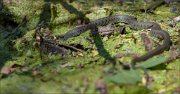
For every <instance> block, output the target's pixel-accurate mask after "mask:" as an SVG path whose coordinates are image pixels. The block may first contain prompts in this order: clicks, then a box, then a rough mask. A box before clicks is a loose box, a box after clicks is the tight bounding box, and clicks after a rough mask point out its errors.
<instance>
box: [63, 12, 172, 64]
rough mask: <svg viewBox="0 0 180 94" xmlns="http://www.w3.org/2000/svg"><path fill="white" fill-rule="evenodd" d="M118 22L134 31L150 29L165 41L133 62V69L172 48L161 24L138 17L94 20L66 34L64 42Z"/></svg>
mask: <svg viewBox="0 0 180 94" xmlns="http://www.w3.org/2000/svg"><path fill="white" fill-rule="evenodd" d="M118 22H121V23H125V24H127V26H129V27H130V28H132V29H137V30H140V29H150V33H151V35H152V36H154V37H157V38H161V39H163V40H164V41H163V44H162V45H160V46H158V47H157V48H155V49H153V50H152V51H150V52H148V53H146V54H144V55H142V56H140V57H136V58H134V59H133V60H132V62H131V64H132V67H135V64H136V62H141V61H145V60H147V59H149V58H151V57H153V56H154V55H158V54H160V53H162V52H163V51H165V50H167V49H169V48H170V43H171V41H170V36H169V34H168V32H167V31H164V30H162V29H161V27H160V26H159V24H157V23H155V22H139V21H137V19H136V17H134V16H129V15H114V16H109V17H104V18H100V19H97V20H94V21H92V22H90V23H89V24H86V25H83V26H79V27H75V28H73V29H72V30H70V31H68V32H67V33H65V34H64V38H63V40H67V39H69V38H71V37H74V36H78V35H80V34H82V33H84V32H85V31H87V30H90V29H93V28H96V27H98V26H105V25H108V24H110V23H118Z"/></svg>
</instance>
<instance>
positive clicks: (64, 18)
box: [0, 0, 180, 94]
mask: <svg viewBox="0 0 180 94" xmlns="http://www.w3.org/2000/svg"><path fill="white" fill-rule="evenodd" d="M135 1H138V0H135ZM142 1H143V0H140V1H139V2H138V3H137V6H136V7H137V8H138V7H145V6H147V5H146V4H145V3H144V2H142ZM95 3H96V2H94V1H93V0H90V1H88V2H84V0H75V1H74V2H72V3H67V4H68V5H69V6H71V8H75V9H77V11H76V13H79V12H82V13H83V14H84V16H85V17H87V18H89V19H90V20H91V21H92V20H96V19H98V18H102V17H106V16H109V14H111V13H110V12H112V14H128V15H133V16H136V17H137V18H138V20H139V21H154V22H157V23H159V24H160V25H161V27H162V28H163V29H164V30H167V31H168V32H169V33H170V36H171V38H172V40H173V43H176V42H178V37H177V36H178V27H179V23H178V24H177V27H175V28H171V27H168V26H167V24H168V23H170V21H169V20H168V19H166V18H167V17H169V16H170V17H176V16H177V15H178V13H176V12H171V10H170V8H171V7H172V6H176V7H178V5H177V4H176V3H173V4H171V5H170V7H166V6H164V5H162V6H160V7H158V8H157V10H155V11H154V13H155V14H148V13H145V12H139V11H134V12H131V11H126V10H127V9H129V8H130V7H129V6H127V5H133V3H131V2H127V3H126V4H124V6H125V7H124V6H120V5H119V4H118V3H116V4H115V3H102V5H101V4H100V5H99V4H95ZM135 3H136V2H135ZM5 5H6V7H7V8H8V9H9V11H10V12H11V13H12V14H13V15H14V19H15V21H16V22H19V23H20V22H21V20H22V18H23V17H24V16H25V15H27V17H28V23H27V27H26V28H24V27H22V28H20V32H21V33H24V34H22V37H18V38H16V39H13V40H12V41H13V43H14V44H12V45H8V44H7V43H6V42H8V41H9V40H11V38H8V39H4V35H5V34H6V33H4V32H3V33H2V32H0V41H1V44H0V59H1V60H2V62H3V63H2V64H1V67H3V66H8V65H14V64H19V65H22V66H23V68H22V69H18V68H17V69H16V70H15V72H13V73H11V74H10V75H9V76H8V77H7V78H2V79H0V81H1V83H0V89H1V91H0V92H1V93H93V94H94V93H95V94H98V93H99V91H97V90H96V89H95V83H96V81H97V80H98V79H103V80H104V78H105V77H106V76H112V75H114V73H118V72H119V71H120V70H121V69H122V68H121V65H120V64H117V65H116V68H114V69H113V68H112V67H111V64H109V63H106V64H104V63H105V62H106V57H105V56H104V57H103V55H104V54H106V55H107V53H108V55H109V56H111V57H114V56H115V55H116V54H117V53H119V52H124V53H126V52H129V53H137V54H139V55H142V54H144V53H146V51H145V50H144V47H143V43H142V42H141V38H140V32H142V31H140V30H138V31H135V30H131V29H130V28H128V27H127V28H126V31H127V34H126V35H119V34H113V35H111V36H109V37H100V38H97V39H98V40H99V41H98V42H97V41H95V40H94V39H95V38H94V37H93V36H92V35H90V34H89V31H87V32H85V33H83V34H81V35H80V36H77V37H73V38H70V39H69V40H67V41H60V42H59V43H62V44H67V45H69V44H81V45H83V46H84V47H85V48H91V49H92V50H91V49H88V50H87V51H83V52H82V53H80V52H71V53H70V54H68V55H67V56H64V57H63V56H61V55H46V54H43V56H42V59H41V55H40V53H39V50H38V48H37V47H36V45H35V44H36V43H37V41H35V38H34V31H35V30H34V28H35V27H36V26H37V24H38V23H40V22H41V21H42V20H44V19H45V21H47V23H48V24H49V25H50V26H49V27H46V26H45V27H44V30H45V31H51V32H53V35H58V34H63V33H65V32H67V31H68V30H71V29H73V28H74V27H75V26H76V24H75V23H76V19H78V18H81V17H80V14H78V15H77V14H76V13H71V12H72V11H68V10H67V9H66V7H64V6H63V5H62V3H61V2H58V1H57V2H52V3H50V2H44V0H38V1H35V0H20V1H18V2H14V3H10V4H9V3H5ZM139 5H141V6H139ZM45 6H46V7H47V6H50V9H46V7H45ZM94 6H95V7H94ZM44 8H45V9H44ZM43 9H44V11H45V10H47V11H49V12H50V14H47V15H46V12H45V14H43ZM134 9H135V8H134ZM78 11H79V12H78ZM87 11H88V12H90V13H88V14H86V13H87ZM49 12H47V13H49ZM44 15H45V16H44ZM41 16H42V17H41ZM48 21H49V22H48ZM162 21H163V22H162ZM69 23H73V24H69ZM0 28H1V27H0ZM1 31H2V30H1ZM132 35H134V37H135V38H136V39H137V43H134V39H132V38H128V37H131V36H132ZM95 43H97V44H95ZM101 43H103V44H101ZM7 45H8V47H9V46H12V48H13V49H14V50H15V51H11V49H9V48H8V47H7ZM117 45H119V46H120V47H119V48H116V47H117ZM90 46H91V47H90ZM98 46H100V47H102V48H104V49H105V50H101V49H102V48H97V47H98ZM99 49H100V50H99ZM104 51H106V52H104ZM73 54H74V55H73ZM168 54H169V51H167V52H165V53H163V54H161V56H168ZM131 60H132V58H129V57H123V58H120V59H117V60H116V61H117V62H122V63H130V61H131ZM179 66H180V65H179V59H176V60H174V61H172V62H170V63H169V64H167V66H165V67H162V66H158V67H157V68H154V69H148V73H149V74H150V76H152V77H153V79H154V81H153V82H152V83H150V84H149V85H148V87H149V88H148V89H147V88H144V87H143V85H142V82H140V84H137V85H135V86H133V85H127V86H126V85H123V86H119V85H117V84H113V83H111V82H105V83H106V84H107V88H108V92H109V93H112V94H114V93H121V94H126V93H128V94H129V93H132V94H139V93H158V92H160V93H161V92H163V93H166V92H167V93H170V92H172V91H173V90H174V89H175V88H176V87H178V84H179V83H180V80H179V78H178V76H177V75H179V71H180V68H179ZM33 73H37V74H33ZM140 74H141V73H140ZM0 75H2V74H0Z"/></svg>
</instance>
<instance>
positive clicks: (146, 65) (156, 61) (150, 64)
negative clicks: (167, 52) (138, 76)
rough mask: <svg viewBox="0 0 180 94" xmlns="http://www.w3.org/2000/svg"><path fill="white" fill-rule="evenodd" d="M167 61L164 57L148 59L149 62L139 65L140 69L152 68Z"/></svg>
mask: <svg viewBox="0 0 180 94" xmlns="http://www.w3.org/2000/svg"><path fill="white" fill-rule="evenodd" d="M165 60H166V57H162V56H159V57H156V58H151V59H148V60H147V61H144V62H142V63H141V64H140V65H138V67H143V68H152V67H155V66H157V65H160V64H162V63H163V62H165Z"/></svg>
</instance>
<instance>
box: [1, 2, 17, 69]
mask: <svg viewBox="0 0 180 94" xmlns="http://www.w3.org/2000/svg"><path fill="white" fill-rule="evenodd" d="M13 17H14V15H12V14H11V13H10V12H9V9H8V8H7V7H6V6H5V5H4V4H3V0H0V69H1V68H2V67H3V66H4V64H5V62H6V61H7V60H9V59H11V58H12V56H16V55H17V51H16V50H15V49H14V48H13V46H12V44H13V43H12V41H13V40H14V39H15V38H16V37H12V36H8V34H11V33H12V32H13V30H14V29H15V28H16V27H17V26H18V23H17V22H15V21H14V20H13ZM6 36H8V37H6Z"/></svg>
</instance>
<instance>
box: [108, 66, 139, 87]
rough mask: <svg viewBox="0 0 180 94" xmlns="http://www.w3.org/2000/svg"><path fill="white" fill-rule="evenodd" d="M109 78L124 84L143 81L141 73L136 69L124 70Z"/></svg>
mask: <svg viewBox="0 0 180 94" xmlns="http://www.w3.org/2000/svg"><path fill="white" fill-rule="evenodd" d="M107 80H109V81H111V82H113V83H116V84H119V85H123V84H137V83H138V82H140V81H141V76H140V74H139V73H138V72H137V71H135V70H122V71H121V72H120V73H118V74H116V75H114V76H111V77H108V78H107Z"/></svg>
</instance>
